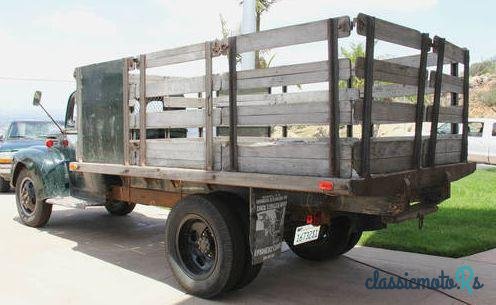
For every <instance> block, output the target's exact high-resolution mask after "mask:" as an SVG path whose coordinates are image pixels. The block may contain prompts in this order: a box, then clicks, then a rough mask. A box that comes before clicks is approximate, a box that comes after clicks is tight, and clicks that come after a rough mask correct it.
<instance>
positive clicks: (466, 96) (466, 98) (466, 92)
mask: <svg viewBox="0 0 496 305" xmlns="http://www.w3.org/2000/svg"><path fill="white" fill-rule="evenodd" d="M463 69H464V70H463V80H464V82H463V132H462V134H463V140H462V141H463V142H462V155H461V161H462V162H467V157H468V115H469V111H468V110H469V102H470V82H469V78H470V52H469V51H468V50H466V51H465V54H464V61H463Z"/></svg>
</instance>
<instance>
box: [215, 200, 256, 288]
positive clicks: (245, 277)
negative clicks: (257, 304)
mask: <svg viewBox="0 0 496 305" xmlns="http://www.w3.org/2000/svg"><path fill="white" fill-rule="evenodd" d="M212 195H213V196H217V197H218V198H219V199H220V200H222V201H223V202H224V203H226V204H228V205H229V206H232V207H235V210H236V213H237V215H238V218H239V220H240V221H241V224H242V227H243V236H244V239H245V244H246V248H245V249H246V250H245V252H246V258H247V259H246V262H245V265H244V266H243V273H242V276H241V278H240V279H239V281H238V282H237V283H236V284H235V285H234V287H233V289H242V288H243V287H245V286H247V285H248V284H250V283H251V282H253V280H255V278H256V277H257V276H258V274H259V273H260V270H261V269H262V266H263V263H261V264H257V265H253V264H252V263H251V260H252V254H251V250H250V208H249V203H248V202H246V201H245V200H244V199H243V198H241V197H240V196H238V195H236V194H233V193H227V192H215V193H213V194H212Z"/></svg>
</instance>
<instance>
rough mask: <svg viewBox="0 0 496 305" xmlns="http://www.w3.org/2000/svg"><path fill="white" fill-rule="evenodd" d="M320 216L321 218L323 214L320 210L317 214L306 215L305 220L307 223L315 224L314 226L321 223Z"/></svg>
mask: <svg viewBox="0 0 496 305" xmlns="http://www.w3.org/2000/svg"><path fill="white" fill-rule="evenodd" d="M320 218H321V214H320V212H317V213H315V214H313V215H312V214H308V215H307V216H306V217H305V221H306V223H307V225H314V226H318V225H320Z"/></svg>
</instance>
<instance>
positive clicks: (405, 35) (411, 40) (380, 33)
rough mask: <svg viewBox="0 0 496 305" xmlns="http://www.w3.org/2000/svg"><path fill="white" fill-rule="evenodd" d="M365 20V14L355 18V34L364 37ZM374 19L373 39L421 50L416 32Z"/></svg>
mask: <svg viewBox="0 0 496 305" xmlns="http://www.w3.org/2000/svg"><path fill="white" fill-rule="evenodd" d="M366 18H370V16H367V15H365V14H359V15H358V18H357V21H358V22H357V24H358V27H357V32H358V34H360V35H363V36H366ZM374 19H375V38H376V39H379V40H383V41H387V42H390V43H394V44H399V45H402V46H405V47H410V48H415V49H418V50H420V49H421V41H422V38H421V33H420V32H419V31H417V30H414V29H411V28H408V27H405V26H401V25H398V24H394V23H391V22H388V21H385V20H382V19H378V18H374Z"/></svg>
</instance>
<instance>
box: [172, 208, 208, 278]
mask: <svg viewBox="0 0 496 305" xmlns="http://www.w3.org/2000/svg"><path fill="white" fill-rule="evenodd" d="M177 232H178V233H177V238H176V248H177V251H178V256H179V259H180V262H181V264H182V268H183V269H184V270H185V271H186V272H187V273H188V274H189V276H190V277H192V278H206V277H208V276H209V275H210V274H211V273H212V272H213V271H214V269H215V266H216V264H217V256H218V255H217V254H218V251H217V242H216V239H215V235H214V233H213V230H212V227H211V226H210V225H209V224H208V223H207V222H206V221H205V219H203V218H202V217H200V216H198V215H189V216H187V217H186V218H185V219H184V220H183V222H182V223H181V225H180V226H179V230H178V231H177Z"/></svg>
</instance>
